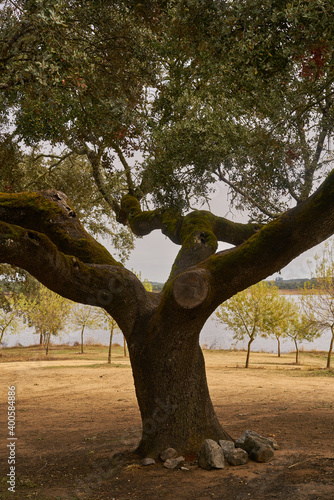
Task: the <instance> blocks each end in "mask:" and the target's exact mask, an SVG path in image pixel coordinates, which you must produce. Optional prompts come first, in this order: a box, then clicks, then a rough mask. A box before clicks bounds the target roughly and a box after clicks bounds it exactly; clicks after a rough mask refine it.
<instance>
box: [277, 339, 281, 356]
mask: <svg viewBox="0 0 334 500" xmlns="http://www.w3.org/2000/svg"><path fill="white" fill-rule="evenodd" d="M277 356H278V357H279V358H280V357H281V342H280V339H279V338H278V337H277Z"/></svg>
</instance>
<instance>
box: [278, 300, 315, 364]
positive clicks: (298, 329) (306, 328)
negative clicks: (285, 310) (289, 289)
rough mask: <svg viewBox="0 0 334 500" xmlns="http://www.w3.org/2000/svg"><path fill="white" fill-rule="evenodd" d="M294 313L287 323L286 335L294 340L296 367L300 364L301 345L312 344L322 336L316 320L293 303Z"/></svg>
mask: <svg viewBox="0 0 334 500" xmlns="http://www.w3.org/2000/svg"><path fill="white" fill-rule="evenodd" d="M290 307H292V311H293V312H294V314H291V315H290V316H289V318H288V321H286V323H285V335H286V336H287V337H289V338H290V339H292V340H293V342H294V344H295V348H296V365H298V364H299V343H300V342H303V341H305V340H306V341H307V342H312V340H314V339H315V338H316V337H318V336H319V335H320V333H319V330H318V329H317V328H316V326H315V322H314V318H310V316H307V315H305V314H304V312H303V309H302V307H301V306H300V305H298V304H296V303H291V306H290Z"/></svg>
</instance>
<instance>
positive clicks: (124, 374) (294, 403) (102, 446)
mask: <svg viewBox="0 0 334 500" xmlns="http://www.w3.org/2000/svg"><path fill="white" fill-rule="evenodd" d="M87 349H88V348H87ZM88 351H89V352H88V354H86V355H79V354H75V353H74V351H73V348H72V350H71V351H70V353H69V351H68V350H66V349H63V350H62V351H57V352H56V351H55V349H54V350H53V351H51V356H50V357H51V359H49V360H48V361H46V360H44V355H43V354H41V353H40V351H38V352H37V351H36V353H37V354H36V353H35V355H34V356H33V357H35V358H36V357H37V359H38V358H39V360H35V361H14V360H15V359H23V360H25V359H26V357H25V356H26V354H25V353H26V352H27V351H26V350H25V351H24V350H23V349H22V350H21V354H20V353H19V351H18V350H16V351H11V350H10V349H6V350H5V349H2V350H1V352H2V357H1V358H0V360H1V361H2V362H1V364H0V371H1V384H0V386H1V387H0V397H1V399H0V401H1V408H0V422H1V428H0V431H1V447H0V459H1V477H2V480H1V483H0V498H1V499H7V498H13V499H14V498H19V499H29V498H32V499H34V498H38V499H76V498H82V499H86V498H91V499H110V500H111V499H115V500H128V499H138V500H140V499H152V500H155V499H165V500H169V499H170V500H172V499H173V500H183V499H187V500H188V499H189V500H190V499H201V500H205V499H212V498H213V499H226V498H227V499H230V500H234V499H237V500H244V499H254V500H261V499H284V500H290V499H294V500H305V499H307V500H311V499H312V500H316V499H333V498H334V442H333V441H334V410H333V405H334V401H333V399H334V378H333V372H331V373H330V372H325V371H322V370H317V369H316V368H317V367H318V368H319V367H320V366H322V367H323V366H324V365H325V357H324V356H323V355H316V354H315V353H313V354H312V353H311V354H306V353H303V354H302V359H301V361H302V363H303V364H302V365H301V366H298V367H297V366H296V365H294V364H293V355H283V356H282V358H280V359H278V358H277V357H276V356H274V355H273V354H265V353H258V354H255V353H252V357H251V363H252V366H251V368H249V369H248V370H245V369H244V368H243V363H244V358H245V353H243V352H233V351H226V352H222V351H205V358H206V364H207V374H208V382H209V387H210V392H211V396H212V400H213V403H214V406H215V409H216V411H217V414H218V417H219V419H220V421H221V422H222V424H223V425H224V426H225V428H226V430H227V431H228V432H229V434H231V435H232V436H234V437H238V436H239V435H240V434H241V433H242V432H243V431H244V430H245V429H253V430H255V431H257V432H259V433H260V434H262V435H264V436H268V435H272V436H275V439H276V440H277V441H278V443H279V445H280V450H279V451H277V452H276V454H275V458H274V459H273V460H272V461H271V462H270V463H268V464H258V463H255V462H249V463H248V464H246V465H244V466H241V467H231V466H228V465H227V466H226V467H225V469H223V470H213V471H205V470H201V469H199V468H198V466H197V464H196V462H194V461H191V460H188V462H187V463H186V468H187V470H179V471H170V470H167V469H165V468H164V467H163V466H162V464H160V463H157V464H156V465H153V466H149V467H143V466H141V465H140V462H139V460H138V459H137V460H136V457H134V456H133V455H131V454H126V450H133V449H134V448H135V446H136V444H137V443H138V440H139V437H140V416H139V412H138V409H137V404H136V399H135V393H134V387H133V380H132V374H131V369H130V366H129V362H128V360H127V359H125V358H123V357H122V356H121V350H120V349H114V350H113V360H112V364H111V365H107V364H105V362H104V358H105V354H104V353H105V349H104V350H103V349H101V348H100V349H98V350H95V351H94V348H93V347H90V348H89V349H88ZM102 351H103V358H102V357H101V352H102ZM30 355H31V351H30ZM18 356H19V358H18ZM69 358H72V359H69ZM311 368H312V369H311ZM8 385H15V386H16V392H17V415H16V417H17V429H16V436H17V441H16V453H17V456H16V459H17V463H16V472H17V477H16V493H11V492H8V491H7V487H8V485H7V484H6V474H7V473H8V464H7V458H8V457H7V456H8V450H7V448H6V443H7V436H8V431H7V425H6V414H7V408H6V394H7V386H8ZM119 452H123V453H125V454H124V455H117V456H116V457H115V456H114V457H113V455H114V454H115V453H119Z"/></svg>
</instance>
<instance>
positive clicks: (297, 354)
mask: <svg viewBox="0 0 334 500" xmlns="http://www.w3.org/2000/svg"><path fill="white" fill-rule="evenodd" d="M293 341H294V343H295V346H296V365H299V349H298V344H297V340H296V339H293Z"/></svg>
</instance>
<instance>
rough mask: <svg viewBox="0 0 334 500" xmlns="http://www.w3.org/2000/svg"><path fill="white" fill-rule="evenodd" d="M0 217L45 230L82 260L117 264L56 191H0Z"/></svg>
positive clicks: (64, 197) (53, 240)
mask: <svg viewBox="0 0 334 500" xmlns="http://www.w3.org/2000/svg"><path fill="white" fill-rule="evenodd" d="M0 220H3V221H5V222H9V223H12V224H16V225H18V226H21V227H23V228H25V229H31V230H35V231H38V232H40V233H43V234H45V235H46V236H48V238H50V240H51V241H52V242H53V243H54V244H55V245H56V246H57V248H58V249H59V250H60V251H61V252H63V253H65V254H67V255H75V256H76V257H77V258H78V259H80V260H82V261H83V262H86V263H94V264H109V265H116V266H121V264H119V263H118V262H117V261H116V260H115V259H113V257H112V256H111V255H110V253H109V252H108V251H107V249H106V248H104V247H103V245H101V244H100V243H98V242H97V241H96V240H95V239H94V238H92V236H90V235H89V234H88V233H87V232H86V231H85V229H84V228H83V226H82V224H81V223H80V221H79V220H78V217H77V216H76V213H75V211H74V209H73V207H71V206H70V204H69V203H68V199H67V197H66V196H65V195H64V194H63V193H60V192H59V191H55V190H50V191H46V192H41V193H32V192H24V193H16V194H3V193H2V194H0Z"/></svg>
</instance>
